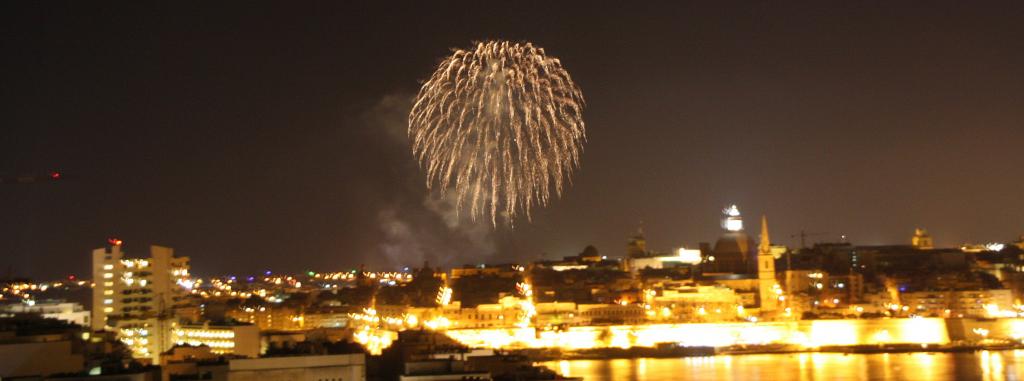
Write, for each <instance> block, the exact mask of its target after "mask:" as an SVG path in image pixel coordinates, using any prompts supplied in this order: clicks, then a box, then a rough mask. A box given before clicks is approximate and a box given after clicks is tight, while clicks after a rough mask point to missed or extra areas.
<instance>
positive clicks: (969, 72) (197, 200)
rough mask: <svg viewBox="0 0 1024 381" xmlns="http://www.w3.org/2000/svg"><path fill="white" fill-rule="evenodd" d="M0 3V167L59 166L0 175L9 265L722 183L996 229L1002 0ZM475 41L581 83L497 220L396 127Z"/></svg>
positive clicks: (1013, 20) (876, 231) (696, 213)
mask: <svg viewBox="0 0 1024 381" xmlns="http://www.w3.org/2000/svg"><path fill="white" fill-rule="evenodd" d="M996 5H998V6H996ZM2 7H3V10H4V11H3V12H0V14H2V15H0V18H2V19H3V20H4V23H3V24H4V25H6V27H5V30H6V31H7V33H5V35H4V36H5V37H3V41H4V46H5V51H6V52H7V54H6V56H7V57H9V59H8V60H6V62H4V63H3V64H2V65H3V67H4V71H3V72H4V73H5V79H6V80H5V84H6V86H5V88H6V89H5V93H6V94H8V96H9V97H10V98H13V99H14V100H13V101H9V102H7V105H8V109H7V112H6V113H5V114H6V116H7V118H8V121H7V123H5V125H6V126H8V127H7V128H8V129H9V130H8V131H9V133H8V134H7V139H3V140H2V142H0V148H2V151H3V153H0V158H2V160H0V177H4V178H8V177H11V176H22V175H31V174H45V173H48V172H50V171H60V172H61V173H62V174H63V175H64V176H63V178H62V179H60V180H59V181H55V182H45V183H33V184H2V186H0V197H2V199H3V201H2V203H3V204H2V205H3V209H4V210H5V212H4V213H3V214H2V216H0V231H3V233H0V252H2V253H4V258H5V260H4V261H0V264H2V265H3V267H2V268H0V271H4V272H5V273H6V272H7V271H8V270H10V272H11V273H12V274H14V275H23V276H30V277H37V278H56V277H60V276H64V275H66V274H69V273H75V274H84V273H85V269H87V268H88V256H87V255H86V253H87V252H88V251H89V250H92V249H94V248H96V247H98V246H100V245H102V243H103V242H104V241H105V240H106V238H108V237H119V238H122V239H124V240H125V241H126V242H127V245H126V246H127V247H128V250H129V251H130V252H133V253H136V252H137V253H142V252H144V250H145V249H146V246H148V245H150V244H157V245H166V246H170V247H174V248H175V249H176V250H177V251H178V252H180V253H183V254H184V255H187V256H190V257H191V258H192V259H193V261H194V266H195V267H196V268H202V269H208V270H205V271H209V272H211V273H228V272H232V271H237V270H235V269H237V268H239V266H243V267H244V266H252V267H253V268H251V269H247V272H253V271H260V270H262V269H265V268H275V269H277V268H280V269H282V270H286V271H303V270H304V269H306V268H335V267H347V266H355V265H358V264H360V263H365V264H366V265H368V266H373V267H380V268H385V267H393V266H397V265H399V264H407V265H409V264H411V265H418V264H420V263H422V260H429V261H430V262H431V263H432V264H433V263H436V264H437V265H444V266H458V265H461V264H463V263H496V262H525V261H531V260H535V259H537V257H538V256H539V255H541V254H542V253H546V257H549V258H554V257H560V256H563V255H573V254H576V253H578V252H579V251H580V250H582V248H583V247H584V246H586V245H588V244H593V245H595V246H596V247H598V248H599V249H600V250H601V251H602V252H603V253H607V254H609V255H621V252H622V251H623V250H624V246H625V242H626V239H627V238H628V236H629V234H631V233H632V232H633V231H635V229H636V227H637V226H638V225H639V224H640V223H641V222H642V223H643V225H644V227H645V231H646V232H647V236H648V239H649V240H650V246H651V247H654V248H664V249H669V248H671V247H674V246H679V245H684V244H685V245H696V244H697V243H699V242H709V241H713V240H714V239H715V238H716V237H717V236H718V235H719V234H720V231H721V228H720V226H719V225H718V223H717V222H718V221H717V220H718V217H719V212H720V210H721V208H722V207H723V206H725V205H729V204H733V203H735V204H738V205H740V207H741V208H743V212H744V215H746V216H751V217H753V216H760V215H762V214H766V215H768V216H769V218H770V220H771V224H772V230H773V234H774V238H773V241H774V242H777V243H780V244H786V245H790V246H796V244H797V243H798V238H792V236H794V235H797V234H799V232H800V231H801V230H805V231H807V232H829V233H828V234H830V235H832V236H833V237H835V238H838V236H839V235H846V236H847V237H848V240H849V241H851V242H854V243H856V244H864V245H871V244H907V243H909V239H910V236H911V235H912V234H913V231H914V229H915V228H927V229H928V230H929V232H931V234H932V235H933V237H934V239H935V244H936V246H943V247H956V246H958V245H960V244H962V243H967V242H972V243H987V242H1010V241H1012V240H1014V239H1016V238H1017V237H1018V236H1020V235H1021V234H1022V233H1024V226H1022V224H1021V220H1020V216H1022V215H1024V203H1021V202H1020V201H1019V196H1018V194H1019V193H1020V192H1019V191H1020V188H1021V185H1022V184H1021V182H1020V178H1019V175H1016V174H1015V171H1016V170H1017V169H1016V168H1017V165H1016V163H1018V162H1019V159H1018V156H1019V154H1018V152H1019V146H1020V142H1021V141H1024V139H1022V138H1024V129H1021V128H1019V121H1020V120H1021V118H1022V117H1024V115H1022V114H1021V113H1022V110H1024V107H1021V106H1022V101H1021V98H1020V95H1019V94H1018V93H1019V89H1020V88H1024V86H1022V85H1024V83H1022V82H1021V81H1024V77H1022V76H1020V75H1019V74H1018V71H1019V69H1018V68H1019V67H1021V64H1022V63H1024V52H1022V51H1021V50H1020V49H1017V48H1016V40H1017V39H1016V36H1019V35H1022V34H1024V26H1022V25H1021V24H1020V23H1019V22H1018V20H1020V19H1021V16H1022V15H1024V9H1022V7H1021V6H1020V5H1019V4H1016V3H1012V2H1005V3H994V4H993V6H991V7H985V8H982V7H979V8H974V9H964V8H961V7H958V6H956V3H953V2H947V3H933V4H930V6H929V7H927V8H925V7H915V6H914V5H912V4H897V5H887V6H884V7H883V6H881V5H878V6H873V5H870V4H844V5H818V6H809V7H803V6H800V5H796V4H788V5H778V4H759V5H748V4H681V5H677V7H675V8H673V9H638V8H623V9H610V8H605V9H597V8H596V7H595V8H589V7H579V6H576V5H574V4H568V3H566V4H554V5H550V4H547V5H543V6H540V5H538V4H533V5H532V6H531V5H526V6H523V7H515V6H512V7H511V8H504V9H502V10H501V11H500V12H498V11H493V10H490V9H489V7H488V6H487V5H479V4H478V5H465V6H460V5H459V4H449V5H448V6H446V7H438V6H432V5H431V6H427V5H414V6H409V7H402V8H400V9H392V7H375V6H366V5H343V4H334V5H324V6H322V8H317V9H296V8H289V9H282V8H279V7H262V8H261V7H258V6H252V7H250V8H246V9H239V8H236V7H232V6H229V5H211V6H210V7H209V8H208V9H206V10H205V12H206V13H204V14H202V15H200V14H197V13H195V12H194V10H192V9H190V8H187V7H175V6H173V5H167V6H165V8H163V9H160V10H159V12H156V11H152V10H151V9H147V8H144V7H123V8H120V9H118V10H117V11H116V12H113V11H111V12H108V11H107V10H103V9H93V8H91V7H88V6H85V5H81V4H64V5H50V4H47V5H39V4H37V5H33V4H5V5H3V6H2ZM538 7H540V8H539V9H538ZM169 19H170V20H178V21H185V22H177V23H170V22H165V21H162V20H169ZM570 19H585V20H587V21H588V22H586V23H574V22H566V20H570ZM426 30H430V31H431V32H432V33H422V32H423V31H426ZM487 38H503V39H509V40H515V41H527V40H528V41H533V42H536V43H538V44H539V45H541V46H544V47H545V48H546V49H547V50H548V52H550V53H551V54H552V55H555V56H558V57H559V58H560V59H561V61H562V63H563V64H564V65H565V67H566V68H567V69H568V70H570V71H571V72H572V74H573V78H574V80H576V81H577V82H578V84H579V86H580V88H581V89H582V91H583V92H584V94H585V95H586V98H587V108H586V110H585V111H584V114H583V118H584V119H585V120H586V121H587V127H588V131H587V137H588V139H587V145H586V147H585V148H584V150H583V153H582V157H581V160H582V166H581V168H580V170H579V171H578V172H577V174H576V175H575V177H574V179H573V184H572V185H571V186H570V187H568V188H567V190H566V191H565V192H564V194H563V196H562V198H561V199H558V200H554V201H553V202H552V203H551V204H550V205H549V206H548V207H546V208H543V209H539V210H537V211H535V215H534V218H533V220H532V221H530V222H523V223H519V224H517V226H516V227H515V229H507V228H500V227H499V228H493V227H491V226H490V225H489V224H488V223H486V222H484V221H477V222H472V221H467V220H464V219H463V220H460V219H457V218H455V217H454V211H453V210H452V208H451V207H450V206H448V205H445V204H444V203H443V202H439V201H437V200H434V199H431V198H430V197H429V196H428V192H427V191H426V189H423V183H424V178H423V175H422V173H421V172H420V170H419V168H417V165H416V162H415V160H414V159H413V158H412V157H411V155H410V154H409V143H408V141H407V140H406V137H405V136H406V135H405V133H406V132H405V128H406V122H407V115H408V112H409V108H410V106H411V100H412V97H413V96H414V95H415V93H416V91H417V89H418V87H419V85H420V83H421V82H420V81H423V80H425V79H426V78H427V77H428V76H429V74H430V73H431V71H432V70H433V68H434V67H435V65H436V64H437V63H438V62H439V61H440V60H441V59H442V58H443V57H444V56H446V55H447V54H449V53H450V50H449V49H451V48H453V47H465V46H467V45H469V44H471V43H472V42H473V41H476V40H482V39H487ZM748 230H749V229H748ZM819 238H820V237H816V239H819ZM289 267H294V268H289Z"/></svg>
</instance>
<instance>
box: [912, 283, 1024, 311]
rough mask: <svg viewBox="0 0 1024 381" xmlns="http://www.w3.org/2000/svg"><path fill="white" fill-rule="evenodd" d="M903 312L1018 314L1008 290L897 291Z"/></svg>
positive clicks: (1011, 294)
mask: <svg viewBox="0 0 1024 381" xmlns="http://www.w3.org/2000/svg"><path fill="white" fill-rule="evenodd" d="M900 303H901V304H902V306H905V307H907V308H906V309H905V310H904V309H903V308H902V306H901V307H900V310H902V312H904V313H905V314H908V315H909V314H914V315H921V316H935V317H978V318H994V317H1017V312H1018V311H1017V309H1016V308H1014V306H1013V292H1012V291H1010V290H999V289H997V290H969V291H914V292H903V293H900Z"/></svg>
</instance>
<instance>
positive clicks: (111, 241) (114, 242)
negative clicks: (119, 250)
mask: <svg viewBox="0 0 1024 381" xmlns="http://www.w3.org/2000/svg"><path fill="white" fill-rule="evenodd" d="M107 243H109V244H111V245H114V246H121V240H119V239H117V238H107Z"/></svg>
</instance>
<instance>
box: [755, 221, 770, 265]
mask: <svg viewBox="0 0 1024 381" xmlns="http://www.w3.org/2000/svg"><path fill="white" fill-rule="evenodd" d="M771 252H772V240H771V238H770V237H768V217H767V216H765V215H763V214H762V215H761V243H760V244H758V245H757V254H762V255H763V254H771Z"/></svg>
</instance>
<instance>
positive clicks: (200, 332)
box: [171, 324, 260, 357]
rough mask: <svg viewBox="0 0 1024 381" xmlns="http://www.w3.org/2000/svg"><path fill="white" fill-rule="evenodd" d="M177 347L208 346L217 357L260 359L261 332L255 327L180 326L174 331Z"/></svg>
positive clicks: (247, 325)
mask: <svg viewBox="0 0 1024 381" xmlns="http://www.w3.org/2000/svg"><path fill="white" fill-rule="evenodd" d="M171 342H173V343H174V344H176V345H191V346H207V347H210V352H211V353H213V354H216V355H228V354H234V355H238V356H245V357H259V355H260V330H259V328H258V327H256V326H255V325H251V324H244V325H228V326H217V325H212V326H211V325H210V324H203V325H180V326H177V327H175V328H173V329H172V332H171Z"/></svg>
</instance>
